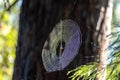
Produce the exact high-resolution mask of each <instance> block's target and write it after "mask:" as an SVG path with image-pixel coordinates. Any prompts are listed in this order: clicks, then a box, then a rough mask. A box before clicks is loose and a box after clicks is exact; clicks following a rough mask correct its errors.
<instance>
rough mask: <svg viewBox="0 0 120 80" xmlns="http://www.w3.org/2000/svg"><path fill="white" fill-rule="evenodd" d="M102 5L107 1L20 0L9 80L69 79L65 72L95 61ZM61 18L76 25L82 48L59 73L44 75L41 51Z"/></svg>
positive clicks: (45, 73) (46, 73)
mask: <svg viewBox="0 0 120 80" xmlns="http://www.w3.org/2000/svg"><path fill="white" fill-rule="evenodd" d="M103 3H107V0H105V1H103V0H23V3H22V6H21V12H20V21H19V35H18V44H17V49H16V59H15V65H14V73H13V80H69V79H68V76H67V75H66V74H67V72H68V71H69V70H71V69H74V68H76V67H78V66H79V65H81V64H86V63H88V62H92V61H96V60H97V58H98V57H97V52H98V39H97V37H96V33H99V30H96V26H97V23H98V20H99V17H100V12H101V7H106V5H105V4H103ZM103 15H104V13H103ZM61 19H72V20H74V21H76V22H77V23H78V24H79V26H80V29H81V32H82V45H81V47H80V49H79V54H78V55H77V56H76V57H75V59H74V60H73V61H72V62H71V63H70V65H69V66H67V67H66V68H65V69H64V70H63V71H56V72H51V73H48V72H46V71H45V69H44V66H43V63H42V58H41V52H42V49H43V45H44V43H45V40H46V39H47V37H48V35H49V33H50V32H51V31H52V29H53V28H54V27H55V25H56V23H58V22H59V21H60V20H61ZM102 20H103V18H102V19H101V22H100V25H102V22H103V21H102ZM98 27H100V26H98ZM95 45H97V46H95Z"/></svg>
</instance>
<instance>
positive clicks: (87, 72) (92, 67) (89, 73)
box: [67, 62, 97, 80]
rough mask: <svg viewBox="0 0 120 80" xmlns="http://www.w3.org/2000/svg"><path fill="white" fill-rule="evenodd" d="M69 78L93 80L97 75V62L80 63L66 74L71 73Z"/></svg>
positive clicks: (73, 79)
mask: <svg viewBox="0 0 120 80" xmlns="http://www.w3.org/2000/svg"><path fill="white" fill-rule="evenodd" d="M71 74H72V76H70V77H69V78H71V79H72V80H80V79H82V80H94V79H95V77H96V76H97V63H96V62H94V63H89V64H87V65H81V66H80V67H78V68H76V69H74V70H71V71H69V72H68V74H67V75H71Z"/></svg>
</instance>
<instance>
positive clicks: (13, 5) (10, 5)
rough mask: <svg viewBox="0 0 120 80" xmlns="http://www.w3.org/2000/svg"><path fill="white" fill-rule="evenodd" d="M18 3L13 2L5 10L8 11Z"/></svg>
mask: <svg viewBox="0 0 120 80" xmlns="http://www.w3.org/2000/svg"><path fill="white" fill-rule="evenodd" d="M17 2H18V0H15V2H13V3H12V4H11V5H10V6H9V7H8V8H7V9H6V10H7V11H10V10H11V8H12V7H13V6H14V5H15V4H16V3H17Z"/></svg>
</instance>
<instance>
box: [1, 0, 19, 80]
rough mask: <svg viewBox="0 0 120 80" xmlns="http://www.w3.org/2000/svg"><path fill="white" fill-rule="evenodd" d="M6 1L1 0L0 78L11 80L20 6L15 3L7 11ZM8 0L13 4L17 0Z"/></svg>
mask: <svg viewBox="0 0 120 80" xmlns="http://www.w3.org/2000/svg"><path fill="white" fill-rule="evenodd" d="M4 1H5V0H0V68H1V69H0V80H11V78H12V72H13V63H14V58H15V47H16V41H17V39H16V38H17V26H18V23H17V19H18V17H16V15H18V8H19V7H17V6H16V5H14V6H13V7H11V9H10V11H7V10H6V9H5V4H4ZM8 1H9V3H10V5H11V4H12V3H13V2H14V1H15V0H8ZM14 19H15V20H14ZM13 20H14V22H13ZM16 24H17V25H16Z"/></svg>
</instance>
